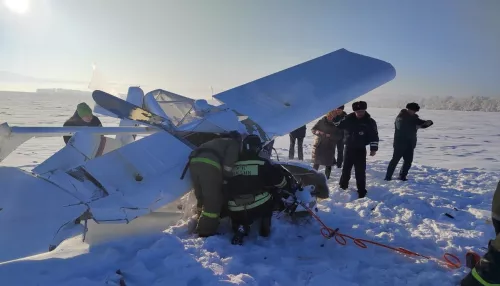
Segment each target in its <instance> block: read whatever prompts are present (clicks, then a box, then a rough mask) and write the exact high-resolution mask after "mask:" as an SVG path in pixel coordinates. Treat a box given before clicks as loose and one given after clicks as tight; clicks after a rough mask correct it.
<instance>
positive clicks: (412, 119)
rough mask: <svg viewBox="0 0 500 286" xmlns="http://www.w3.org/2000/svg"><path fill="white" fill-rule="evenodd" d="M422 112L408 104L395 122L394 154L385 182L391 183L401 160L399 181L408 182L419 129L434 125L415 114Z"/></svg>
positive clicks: (415, 104)
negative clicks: (407, 178)
mask: <svg viewBox="0 0 500 286" xmlns="http://www.w3.org/2000/svg"><path fill="white" fill-rule="evenodd" d="M419 110H420V106H419V105H418V104H417V103H414V102H412V103H408V104H407V105H406V109H402V110H401V111H400V112H399V114H398V116H397V117H396V120H395V122H394V142H393V148H394V152H393V154H392V159H391V161H390V162H389V165H388V166H387V173H386V175H385V180H386V181H390V180H391V179H392V174H393V173H394V170H395V169H396V166H397V165H398V163H399V161H400V160H401V158H403V167H402V168H401V170H400V172H399V179H400V180H403V181H406V176H407V175H408V171H409V170H410V168H411V164H412V162H413V153H414V150H415V147H416V146H417V131H418V129H419V128H427V127H429V126H431V125H433V124H434V123H433V122H432V121H431V120H422V119H420V118H419V117H418V115H417V114H415V112H418V111H419Z"/></svg>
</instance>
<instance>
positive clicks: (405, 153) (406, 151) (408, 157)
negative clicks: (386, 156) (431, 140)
mask: <svg viewBox="0 0 500 286" xmlns="http://www.w3.org/2000/svg"><path fill="white" fill-rule="evenodd" d="M414 150H415V148H414V147H413V146H412V145H411V144H399V145H396V146H395V147H394V152H393V154H392V159H391V161H390V162H389V166H387V173H386V174H385V177H386V178H392V174H394V170H396V166H397V165H398V163H399V161H400V160H401V158H403V167H402V168H401V170H400V171H399V177H404V178H406V176H407V175H408V171H410V168H411V164H412V163H413V152H414Z"/></svg>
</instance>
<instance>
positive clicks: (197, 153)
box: [181, 131, 241, 237]
mask: <svg viewBox="0 0 500 286" xmlns="http://www.w3.org/2000/svg"><path fill="white" fill-rule="evenodd" d="M228 135H229V138H216V139H213V140H210V141H208V142H206V143H203V144H201V145H200V146H199V147H198V148H196V149H195V150H194V151H193V152H191V154H190V156H189V161H188V164H187V166H186V168H189V171H190V173H191V181H192V184H193V188H194V195H195V197H196V200H197V204H196V206H197V215H198V224H197V226H196V232H197V233H198V236H200V237H208V236H212V235H215V234H216V233H217V228H218V227H219V219H220V216H221V212H222V210H223V206H224V203H225V202H226V198H225V195H224V193H223V189H222V188H223V184H224V181H225V180H226V179H227V178H228V177H230V176H231V175H232V173H231V172H232V170H233V166H234V164H235V163H236V161H238V157H239V153H240V148H241V147H240V146H241V134H240V133H238V132H236V131H232V132H230V133H229V134H228ZM185 171H186V169H185ZM183 178H184V173H183V174H182V176H181V179H183Z"/></svg>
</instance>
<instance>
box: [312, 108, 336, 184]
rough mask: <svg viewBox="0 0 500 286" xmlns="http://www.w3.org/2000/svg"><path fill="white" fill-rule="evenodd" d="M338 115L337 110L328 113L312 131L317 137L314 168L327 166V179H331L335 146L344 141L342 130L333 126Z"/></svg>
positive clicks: (314, 147) (314, 150) (313, 156)
mask: <svg viewBox="0 0 500 286" xmlns="http://www.w3.org/2000/svg"><path fill="white" fill-rule="evenodd" d="M337 114H338V111H337V110H332V111H330V112H328V113H327V114H326V116H324V117H323V118H321V119H320V120H318V122H316V124H315V125H314V127H313V128H312V129H311V130H312V133H313V134H314V135H316V138H315V140H314V145H313V150H312V161H313V168H314V169H315V170H318V168H319V166H320V165H323V166H325V175H326V178H327V179H329V178H330V173H331V172H332V163H333V162H334V161H335V146H336V145H337V142H338V141H340V140H341V139H342V130H341V129H339V128H337V127H336V126H335V125H334V124H333V119H334V118H335V116H336V115H337Z"/></svg>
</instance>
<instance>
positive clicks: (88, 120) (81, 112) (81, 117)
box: [63, 102, 106, 157]
mask: <svg viewBox="0 0 500 286" xmlns="http://www.w3.org/2000/svg"><path fill="white" fill-rule="evenodd" d="M63 126H88V127H102V123H101V120H99V117H97V116H95V115H94V114H92V109H91V108H90V107H89V106H88V105H87V104H86V103H85V102H81V103H79V104H78V105H77V106H76V111H75V113H74V114H73V116H71V117H70V118H69V119H68V120H66V122H64V124H63ZM71 137H72V136H64V137H63V139H64V143H65V144H68V142H69V140H70V139H71ZM105 146H106V137H104V136H103V135H101V141H100V142H99V147H98V148H97V152H96V155H95V157H99V156H101V155H102V153H103V152H104V147H105Z"/></svg>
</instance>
